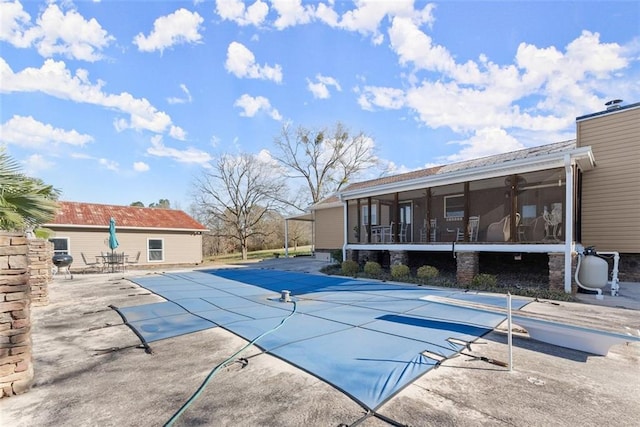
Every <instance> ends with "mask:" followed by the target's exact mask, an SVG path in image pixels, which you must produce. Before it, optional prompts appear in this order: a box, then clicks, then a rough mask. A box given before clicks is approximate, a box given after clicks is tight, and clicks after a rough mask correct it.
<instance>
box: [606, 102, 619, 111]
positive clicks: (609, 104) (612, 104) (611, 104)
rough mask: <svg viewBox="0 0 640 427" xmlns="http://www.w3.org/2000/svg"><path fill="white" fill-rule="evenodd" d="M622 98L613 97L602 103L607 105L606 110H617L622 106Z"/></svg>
mask: <svg viewBox="0 0 640 427" xmlns="http://www.w3.org/2000/svg"><path fill="white" fill-rule="evenodd" d="M620 104H622V99H613V100H611V101H607V102H606V103H605V104H604V105H606V106H607V111H611V110H617V109H619V108H622V105H620Z"/></svg>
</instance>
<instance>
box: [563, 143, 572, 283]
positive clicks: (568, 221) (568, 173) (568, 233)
mask: <svg viewBox="0 0 640 427" xmlns="http://www.w3.org/2000/svg"><path fill="white" fill-rule="evenodd" d="M564 172H565V196H564V200H565V211H564V218H565V221H564V222H565V224H564V291H565V293H568V294H570V293H571V280H572V277H573V275H572V274H571V259H572V253H573V168H572V167H571V156H570V155H569V154H565V156H564Z"/></svg>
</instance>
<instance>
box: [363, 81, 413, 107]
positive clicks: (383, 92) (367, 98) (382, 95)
mask: <svg viewBox="0 0 640 427" xmlns="http://www.w3.org/2000/svg"><path fill="white" fill-rule="evenodd" d="M358 91H359V90H358ZM404 98H405V93H404V91H403V90H402V89H395V88H392V87H376V86H365V87H364V89H363V91H362V93H361V94H360V96H358V104H359V105H360V107H362V109H364V110H368V111H373V110H374V106H376V107H380V108H385V109H388V110H398V109H400V108H402V107H403V106H404V103H405V99H404Z"/></svg>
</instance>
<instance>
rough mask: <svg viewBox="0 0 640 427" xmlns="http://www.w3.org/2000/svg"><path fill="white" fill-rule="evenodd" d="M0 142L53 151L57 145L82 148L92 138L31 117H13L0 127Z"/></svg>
mask: <svg viewBox="0 0 640 427" xmlns="http://www.w3.org/2000/svg"><path fill="white" fill-rule="evenodd" d="M0 141H2V142H4V143H7V144H14V145H18V146H21V147H30V148H37V149H41V150H48V149H54V148H55V147H56V146H57V145H58V144H68V145H76V146H83V145H84V144H86V143H89V142H92V141H93V137H91V136H90V135H86V134H81V133H79V132H78V131H76V130H75V129H72V130H70V131H67V130H64V129H59V128H54V127H53V126H51V125H50V124H45V123H42V122H39V121H37V120H36V119H34V118H33V117H31V116H28V117H24V116H18V115H14V116H13V117H12V118H10V119H9V120H7V122H6V123H4V124H2V125H0Z"/></svg>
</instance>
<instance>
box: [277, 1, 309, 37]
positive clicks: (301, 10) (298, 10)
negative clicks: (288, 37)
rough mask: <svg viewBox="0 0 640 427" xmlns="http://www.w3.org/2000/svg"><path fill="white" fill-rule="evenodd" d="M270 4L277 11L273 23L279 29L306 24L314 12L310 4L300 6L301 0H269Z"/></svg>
mask: <svg viewBox="0 0 640 427" xmlns="http://www.w3.org/2000/svg"><path fill="white" fill-rule="evenodd" d="M271 5H272V6H273V8H274V9H275V10H276V11H277V12H278V18H276V20H275V22H274V25H275V27H276V28H277V29H279V30H282V29H285V28H287V27H292V26H295V25H300V24H308V23H309V22H311V20H312V19H313V17H314V14H315V12H314V9H313V6H312V5H306V6H302V0H271Z"/></svg>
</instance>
